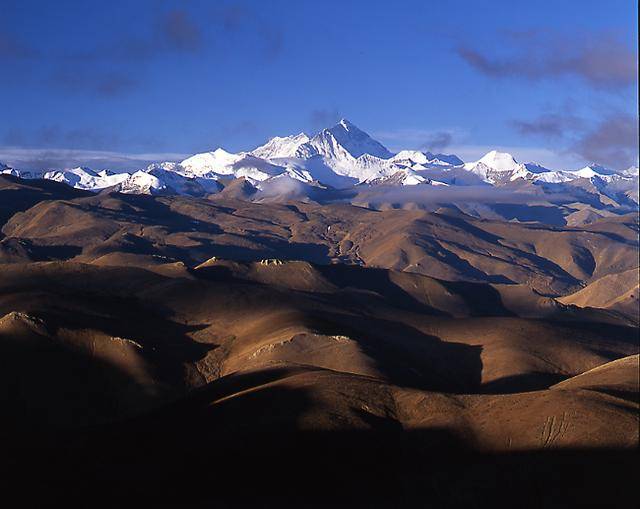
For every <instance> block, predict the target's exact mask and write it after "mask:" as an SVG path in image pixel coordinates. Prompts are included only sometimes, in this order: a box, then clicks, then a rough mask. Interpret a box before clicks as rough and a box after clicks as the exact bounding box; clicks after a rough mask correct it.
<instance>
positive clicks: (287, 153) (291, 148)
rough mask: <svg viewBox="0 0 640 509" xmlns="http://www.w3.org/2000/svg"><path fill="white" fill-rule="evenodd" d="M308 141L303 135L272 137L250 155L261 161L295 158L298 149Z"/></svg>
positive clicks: (307, 137)
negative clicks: (261, 159) (259, 158)
mask: <svg viewBox="0 0 640 509" xmlns="http://www.w3.org/2000/svg"><path fill="white" fill-rule="evenodd" d="M309 140H310V138H309V136H307V135H306V134H305V133H300V134H295V135H292V136H274V137H273V138H271V139H270V140H269V141H268V142H267V143H265V144H264V145H261V146H259V147H258V148H255V149H254V150H252V151H251V154H253V155H254V156H256V157H261V158H263V159H276V158H283V157H295V156H296V151H297V150H298V147H300V145H302V144H303V143H307V142H308V141H309Z"/></svg>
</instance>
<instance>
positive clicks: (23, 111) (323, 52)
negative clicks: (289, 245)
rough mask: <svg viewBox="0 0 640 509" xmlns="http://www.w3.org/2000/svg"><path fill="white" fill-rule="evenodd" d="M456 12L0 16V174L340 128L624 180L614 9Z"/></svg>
mask: <svg viewBox="0 0 640 509" xmlns="http://www.w3.org/2000/svg"><path fill="white" fill-rule="evenodd" d="M463 3H464V6H463V7H464V8H460V7H461V6H457V8H455V9H454V8H453V7H452V6H449V5H447V4H446V3H441V2H435V3H430V4H429V5H425V3H423V2H418V1H413V0H411V1H405V2H401V3H399V4H397V5H394V6H393V8H390V7H388V6H386V5H384V4H382V3H370V2H352V3H349V4H348V5H340V4H339V3H337V2H329V3H328V5H327V8H326V9H323V10H320V11H318V10H316V9H314V6H312V5H310V4H302V5H299V4H296V3H293V2H288V1H284V0H283V1H278V2H274V3H273V4H270V5H269V8H267V7H266V6H264V5H263V4H260V3H259V2H253V1H245V2H227V1H224V2H217V3H216V4H215V5H211V4H209V3H207V2H199V1H194V2H190V3H188V4H185V3H183V2H177V1H167V2H162V3H157V2H151V1H141V2H136V3H135V5H130V4H128V3H127V2H124V1H120V2H112V3H110V4H109V5H108V6H103V5H93V6H91V7H89V6H88V4H85V3H84V2H70V3H67V4H65V7H64V8H60V7H59V6H56V5H53V4H50V3H49V2H43V1H35V0H34V1H26V2H16V1H11V0H10V1H8V2H3V6H2V8H1V9H0V20H2V21H3V22H4V23H3V26H4V32H3V34H2V35H1V36H0V62H2V64H3V67H4V68H5V72H6V75H8V76H11V77H12V79H7V80H3V82H2V83H1V84H0V108H1V109H2V111H3V112H4V113H5V118H8V119H10V121H9V122H6V123H5V125H3V127H2V128H0V161H2V162H4V163H6V164H10V165H15V166H16V167H18V168H22V169H42V168H41V166H42V164H43V163H44V162H46V161H49V162H50V163H52V164H49V165H48V168H52V169H56V168H68V167H73V166H77V165H78V163H80V164H84V165H86V166H89V167H92V168H93V167H94V166H95V162H96V161H99V166H98V167H96V168H95V169H103V168H110V169H125V167H126V168H127V169H129V170H131V169H136V168H139V167H143V166H144V164H143V163H144V162H147V161H149V162H154V161H160V160H167V159H169V160H179V159H180V158H182V157H183V156H188V155H191V154H195V153H201V152H206V151H211V150H214V149H215V148H217V147H222V148H224V149H225V150H227V151H229V152H239V151H249V150H251V149H253V148H255V147H257V146H259V145H261V144H263V143H264V142H266V141H267V139H269V138H271V137H273V136H287V135H290V134H293V133H297V132H300V131H305V132H309V131H312V132H313V131H317V130H319V129H320V128H322V127H328V126H330V125H332V124H334V123H335V122H336V121H337V120H338V119H339V118H341V117H346V118H349V119H352V120H353V121H354V123H355V124H356V125H358V126H359V127H360V128H362V129H363V130H364V131H365V132H367V133H369V134H370V135H371V136H372V137H373V138H374V139H376V140H379V141H380V142H381V143H382V144H383V145H385V146H386V147H388V148H389V149H390V150H391V151H393V152H398V151H399V150H402V149H407V150H422V151H426V150H430V151H432V152H443V153H452V154H456V155H457V156H458V157H460V158H461V159H463V160H465V161H474V160H477V159H479V158H480V157H481V156H482V155H483V154H485V153H487V152H489V151H490V150H493V149H496V150H500V151H505V152H509V153H511V154H513V156H514V157H515V158H516V159H517V160H518V161H522V162H536V163H539V164H541V165H543V166H545V167H548V168H552V169H574V168H580V167H584V166H586V165H587V164H589V163H592V162H593V163H596V164H601V165H603V166H606V167H610V168H614V169H617V170H621V169H624V168H627V167H629V166H631V165H637V161H638V150H637V137H638V128H637V116H636V111H637V83H638V78H637V40H638V37H637V27H636V24H635V22H634V20H635V11H634V10H633V7H634V6H633V5H632V4H631V3H630V2H625V1H617V2H611V3H608V4H607V5H606V6H605V5H603V4H602V3H599V2H580V4H579V8H578V7H577V4H571V3H565V4H563V5H561V6H557V5H555V4H552V3H551V2H543V5H540V4H537V5H536V6H528V5H522V6H520V7H519V8H518V9H512V8H508V7H509V6H510V5H511V4H510V3H508V2H495V8H492V9H490V10H488V9H484V8H483V7H482V6H479V5H477V4H475V3H474V2H463ZM544 4H546V5H547V7H548V8H545V6H544ZM552 6H553V12H554V16H553V17H552V18H550V17H549V16H547V15H546V12H548V10H549V9H551V8H552ZM434 19H436V20H437V22H435V23H434ZM478 26H481V27H482V32H481V33H479V32H478V31H477V27H478ZM390 28H391V29H390ZM585 33H588V34H589V37H584V34H585ZM309 34H313V35H314V37H310V36H309ZM336 55H338V58H336ZM434 71H435V72H434ZM632 103H633V104H634V105H635V107H634V109H633V111H632V110H631V109H630V108H629V106H630V105H631V104H632ZM166 155H172V156H178V157H165V156H166ZM18 163H20V164H18ZM141 163H142V164H141Z"/></svg>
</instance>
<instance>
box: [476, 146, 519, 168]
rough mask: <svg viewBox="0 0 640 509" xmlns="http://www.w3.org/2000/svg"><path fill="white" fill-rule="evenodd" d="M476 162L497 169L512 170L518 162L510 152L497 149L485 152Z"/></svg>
mask: <svg viewBox="0 0 640 509" xmlns="http://www.w3.org/2000/svg"><path fill="white" fill-rule="evenodd" d="M477 162H478V163H482V164H484V165H485V166H488V167H489V168H491V169H493V170H497V171H513V170H515V169H517V168H518V164H519V163H518V161H516V160H515V158H514V157H513V156H512V155H511V154H509V153H507V152H498V151H497V150H492V151H491V152H487V153H486V154H485V155H484V156H482V157H481V158H480V159H479V160H478V161H477Z"/></svg>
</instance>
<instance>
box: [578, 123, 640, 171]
mask: <svg viewBox="0 0 640 509" xmlns="http://www.w3.org/2000/svg"><path fill="white" fill-rule="evenodd" d="M571 150H573V151H574V152H576V153H577V154H580V155H581V156H583V157H584V158H585V159H587V160H588V161H593V162H596V163H598V164H602V165H604V166H610V167H613V168H618V169H624V168H627V167H629V166H631V165H633V164H638V119H637V117H635V116H632V115H628V114H626V113H617V114H612V115H610V116H608V117H607V118H604V119H603V120H602V121H601V122H599V123H598V124H597V125H595V126H594V127H593V128H592V129H589V130H587V131H585V132H583V133H582V134H581V135H580V136H579V138H578V140H577V141H576V142H575V143H574V144H573V146H572V147H571Z"/></svg>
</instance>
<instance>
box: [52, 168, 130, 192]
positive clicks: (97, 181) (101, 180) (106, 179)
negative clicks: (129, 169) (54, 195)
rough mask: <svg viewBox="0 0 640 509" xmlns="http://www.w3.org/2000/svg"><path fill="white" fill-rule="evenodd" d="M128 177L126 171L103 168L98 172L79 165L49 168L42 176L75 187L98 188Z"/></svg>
mask: <svg viewBox="0 0 640 509" xmlns="http://www.w3.org/2000/svg"><path fill="white" fill-rule="evenodd" d="M128 177H129V174H128V173H113V172H110V171H107V170H103V171H102V172H100V173H97V172H95V171H93V170H92V169H91V168H87V167H82V166H79V167H77V168H68V169H65V170H51V171H48V172H46V173H45V174H44V178H45V179H48V180H54V181H56V182H62V183H64V184H67V185H70V186H72V187H75V188H77V189H88V190H100V189H105V188H107V187H112V186H115V185H118V184H120V183H121V182H123V181H124V180H126V179H127V178H128Z"/></svg>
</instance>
